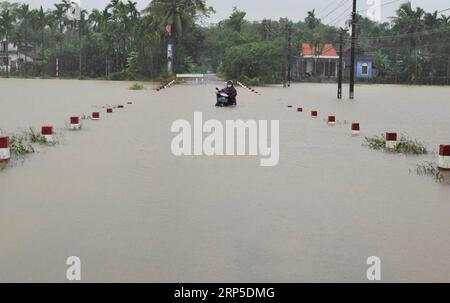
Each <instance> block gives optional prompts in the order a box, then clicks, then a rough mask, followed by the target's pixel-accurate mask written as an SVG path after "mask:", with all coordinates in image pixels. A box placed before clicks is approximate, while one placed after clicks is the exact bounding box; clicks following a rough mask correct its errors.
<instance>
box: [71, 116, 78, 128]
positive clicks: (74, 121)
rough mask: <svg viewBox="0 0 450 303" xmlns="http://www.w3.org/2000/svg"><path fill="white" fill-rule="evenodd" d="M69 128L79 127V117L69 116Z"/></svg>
mask: <svg viewBox="0 0 450 303" xmlns="http://www.w3.org/2000/svg"><path fill="white" fill-rule="evenodd" d="M70 129H71V130H80V129H81V123H80V117H70Z"/></svg>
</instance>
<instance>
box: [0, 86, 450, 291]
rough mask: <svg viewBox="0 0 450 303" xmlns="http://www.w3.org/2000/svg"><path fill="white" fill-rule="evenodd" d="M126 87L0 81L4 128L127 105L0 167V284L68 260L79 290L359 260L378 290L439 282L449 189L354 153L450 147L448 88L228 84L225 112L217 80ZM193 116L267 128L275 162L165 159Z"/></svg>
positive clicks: (244, 277) (53, 272)
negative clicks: (377, 275)
mask: <svg viewBox="0 0 450 303" xmlns="http://www.w3.org/2000/svg"><path fill="white" fill-rule="evenodd" d="M129 85H130V83H125V82H101V81H57V80H4V79H2V80H0V88H1V91H2V93H1V96H0V128H1V129H2V130H3V131H5V132H7V133H13V132H16V131H17V130H19V129H20V128H22V129H26V128H28V127H30V126H33V127H35V128H36V129H40V126H42V125H44V124H52V125H53V126H54V127H55V128H57V129H60V131H61V129H62V128H63V126H64V123H67V122H68V118H69V117H70V116H72V115H81V114H83V113H85V114H87V115H88V114H90V113H91V112H92V111H94V110H95V109H96V108H97V107H98V106H102V105H106V104H111V105H115V104H124V103H126V102H127V101H130V100H131V101H133V102H134V104H133V105H129V106H126V107H125V109H123V110H119V109H116V110H115V112H114V113H113V114H112V115H110V116H105V114H103V113H104V112H102V114H103V116H102V119H101V120H100V121H84V125H83V129H82V131H81V132H64V134H63V136H62V140H61V144H59V145H57V146H55V147H39V150H38V153H36V154H34V155H31V156H30V157H28V158H27V159H26V160H24V161H23V162H15V163H13V166H12V167H8V168H7V169H5V170H4V171H2V172H0V282H65V281H67V280H66V270H67V267H68V266H67V265H66V259H67V258H68V257H69V256H78V257H79V258H80V259H81V261H82V281H83V282H365V281H367V278H366V270H367V268H368V265H366V260H367V258H368V257H370V256H378V257H379V258H380V259H381V261H382V281H384V282H450V254H449V252H450V198H449V197H450V186H448V185H445V184H440V183H437V182H436V181H435V180H434V179H433V178H432V177H427V176H418V175H416V174H415V173H414V172H411V171H414V169H415V167H416V165H417V164H418V163H422V162H425V161H437V155H436V154H430V155H427V156H420V157H416V156H404V155H391V154H386V153H383V152H377V151H372V150H370V149H368V148H367V147H364V146H362V143H363V137H364V135H370V136H371V135H377V134H381V133H384V132H386V131H397V132H399V133H403V132H404V133H407V134H408V135H410V136H411V137H412V138H414V139H417V140H419V141H423V142H425V143H426V145H427V147H428V148H429V149H430V150H431V151H436V150H437V148H438V146H439V144H450V120H449V117H450V88H443V87H407V86H404V87H400V86H375V85H374V86H357V88H356V95H357V97H356V100H355V101H349V100H343V101H336V99H335V95H336V85H328V84H299V85H294V86H293V87H291V88H290V89H282V88H279V87H266V88H261V89H259V91H260V92H261V95H256V94H253V93H251V92H249V91H247V90H244V89H238V92H239V97H238V102H239V107H238V108H236V109H218V108H215V107H214V103H215V98H214V88H215V87H216V86H217V85H213V84H208V85H191V86H188V85H178V86H173V87H172V88H170V89H167V90H163V91H161V92H156V91H154V90H152V89H151V88H152V86H151V85H147V90H143V91H130V90H128V86H129ZM345 89H346V88H345ZM345 96H346V95H345ZM288 105H293V106H294V108H293V109H288V108H287V106H288ZM297 106H301V107H303V108H304V110H305V112H304V113H303V114H301V113H297V112H296V111H295V107H297ZM311 110H318V111H319V119H317V120H313V119H311V118H310V116H309V112H310V111H311ZM195 111H198V112H202V113H203V117H204V120H207V119H217V120H220V121H225V120H230V119H231V120H237V119H243V120H247V119H253V120H261V119H267V120H273V119H276V120H280V162H279V164H278V166H275V167H261V166H260V165H259V157H249V156H246V157H206V156H201V157H175V156H174V155H173V154H172V152H171V141H172V139H173V137H174V136H175V134H173V133H171V132H170V128H171V125H172V123H173V122H174V121H175V120H177V119H186V120H189V121H193V117H194V112H195ZM329 114H334V115H336V118H337V121H338V123H337V124H336V125H335V126H333V127H330V126H328V125H327V124H326V123H325V121H324V119H325V117H326V116H328V115H329ZM351 122H359V123H361V136H360V137H356V138H355V137H352V136H351V135H350V124H347V123H351Z"/></svg>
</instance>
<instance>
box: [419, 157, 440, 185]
mask: <svg viewBox="0 0 450 303" xmlns="http://www.w3.org/2000/svg"><path fill="white" fill-rule="evenodd" d="M416 173H417V174H418V175H419V176H432V177H434V178H435V179H436V181H437V182H443V181H444V175H443V174H442V172H441V170H440V169H439V167H438V165H437V164H436V163H433V162H425V163H422V164H417V167H416Z"/></svg>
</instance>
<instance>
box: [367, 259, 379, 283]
mask: <svg viewBox="0 0 450 303" xmlns="http://www.w3.org/2000/svg"><path fill="white" fill-rule="evenodd" d="M367 265H369V268H368V269H367V272H366V277H367V280H369V281H381V259H380V258H379V257H377V256H371V257H369V258H367Z"/></svg>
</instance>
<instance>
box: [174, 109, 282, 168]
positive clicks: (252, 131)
mask: <svg viewBox="0 0 450 303" xmlns="http://www.w3.org/2000/svg"><path fill="white" fill-rule="evenodd" d="M269 130H270V137H269ZM171 131H172V132H173V133H177V135H176V136H175V137H174V138H173V140H172V145H171V149H172V153H173V154H174V155H175V156H202V155H205V156H258V155H259V156H260V157H261V159H260V165H261V166H276V165H278V162H279V159H280V152H279V149H280V122H279V121H278V120H271V121H270V129H269V121H267V120H259V121H256V120H248V121H242V120H236V121H233V120H227V121H226V123H225V125H223V124H222V122H220V121H218V120H208V121H205V122H203V114H202V113H201V112H195V113H194V123H193V125H192V124H191V123H190V122H189V121H187V120H176V121H175V122H173V124H172V127H171Z"/></svg>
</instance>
